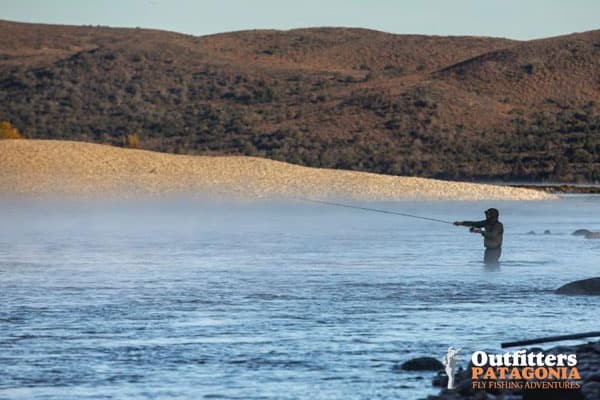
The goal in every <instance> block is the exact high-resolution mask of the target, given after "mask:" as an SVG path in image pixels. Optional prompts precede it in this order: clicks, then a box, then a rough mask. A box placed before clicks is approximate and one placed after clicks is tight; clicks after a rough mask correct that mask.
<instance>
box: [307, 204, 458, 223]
mask: <svg viewBox="0 0 600 400" xmlns="http://www.w3.org/2000/svg"><path fill="white" fill-rule="evenodd" d="M298 199H300V200H304V201H308V202H311V203H317V204H326V205H329V206H334V207H344V208H353V209H355V210H363V211H371V212H376V213H380V214H391V215H400V216H402V217H408V218H416V219H424V220H426V221H433V222H440V223H442V224H449V225H454V224H453V223H452V222H450V221H444V220H442V219H437V218H429V217H422V216H420V215H413V214H407V213H401V212H397V211H389V210H379V209H377V208H369V207H360V206H352V205H350V204H343V203H334V202H332V201H324V200H315V199H307V198H304V197H299V198H298Z"/></svg>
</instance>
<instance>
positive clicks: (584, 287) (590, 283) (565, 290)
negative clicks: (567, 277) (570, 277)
mask: <svg viewBox="0 0 600 400" xmlns="http://www.w3.org/2000/svg"><path fill="white" fill-rule="evenodd" d="M555 293H556V294H582V295H593V296H600V278H590V279H582V280H580V281H575V282H570V283H567V284H566V285H564V286H561V287H559V288H558V289H557V290H556V292H555Z"/></svg>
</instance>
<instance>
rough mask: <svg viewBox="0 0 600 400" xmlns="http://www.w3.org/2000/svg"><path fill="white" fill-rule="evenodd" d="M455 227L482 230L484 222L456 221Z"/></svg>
mask: <svg viewBox="0 0 600 400" xmlns="http://www.w3.org/2000/svg"><path fill="white" fill-rule="evenodd" d="M454 225H456V226H470V227H471V228H483V227H484V226H485V220H483V221H456V222H454Z"/></svg>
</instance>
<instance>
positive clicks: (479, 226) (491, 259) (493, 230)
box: [454, 208, 504, 266]
mask: <svg viewBox="0 0 600 400" xmlns="http://www.w3.org/2000/svg"><path fill="white" fill-rule="evenodd" d="M499 216H500V213H499V212H498V210H497V209H495V208H489V209H487V210H485V219H484V220H483V221H456V222H454V225H456V226H469V227H470V228H471V229H469V231H471V232H473V233H480V234H481V235H483V245H484V246H485V253H484V254H483V262H484V263H485V265H488V266H496V265H498V264H499V260H500V255H501V254H502V236H503V235H504V225H502V222H500V221H498V217H499Z"/></svg>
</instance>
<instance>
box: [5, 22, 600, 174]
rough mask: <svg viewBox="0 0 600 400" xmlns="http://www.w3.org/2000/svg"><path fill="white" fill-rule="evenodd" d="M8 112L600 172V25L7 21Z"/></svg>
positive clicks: (163, 138) (471, 162) (307, 155)
mask: <svg viewBox="0 0 600 400" xmlns="http://www.w3.org/2000/svg"><path fill="white" fill-rule="evenodd" d="M0 105H1V106H0V120H6V121H9V122H11V123H12V124H13V125H14V126H16V127H17V128H19V129H20V130H21V131H22V132H23V133H24V134H25V136H26V137H28V138H46V139H70V140H80V141H89V142H96V143H104V144H113V145H122V144H123V143H124V138H125V136H126V135H128V134H136V135H137V136H138V137H139V139H140V146H141V147H142V148H144V149H149V150H158V151H163V152H173V153H186V154H205V155H249V156H259V157H267V158H271V159H274V160H280V161H287V162H291V163H295V164H300V165H306V166H313V167H326V168H344V169H353V170H360V171H370V172H378V173H385V174H399V175H409V176H423V177H434V178H443V179H461V180H527V181H578V182H597V181H599V180H600V31H590V32H584V33H576V34H571V35H567V36H561V37H555V38H548V39H542V40H533V41H526V42H520V41H511V40H506V39H498V38H484V37H437V36H418V35H393V34H388V33H383V32H377V31H370V30H364V29H348V28H312V29H298V30H291V31H244V32H233V33H224V34H218V35H211V36H203V37H194V36H189V35H182V34H178V33H171V32H162V31H155V30H146V29H123V28H107V27H92V26H81V27H76V26H56V25H43V24H24V23H16V22H9V21H0Z"/></svg>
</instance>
